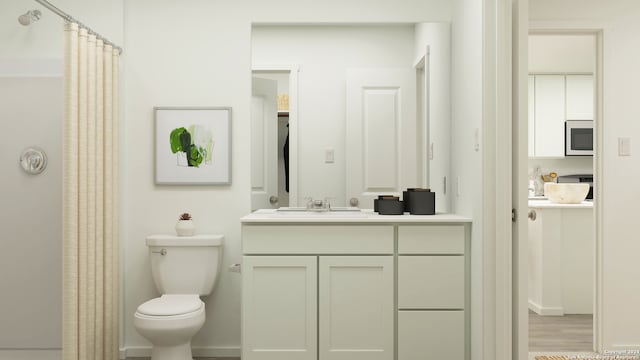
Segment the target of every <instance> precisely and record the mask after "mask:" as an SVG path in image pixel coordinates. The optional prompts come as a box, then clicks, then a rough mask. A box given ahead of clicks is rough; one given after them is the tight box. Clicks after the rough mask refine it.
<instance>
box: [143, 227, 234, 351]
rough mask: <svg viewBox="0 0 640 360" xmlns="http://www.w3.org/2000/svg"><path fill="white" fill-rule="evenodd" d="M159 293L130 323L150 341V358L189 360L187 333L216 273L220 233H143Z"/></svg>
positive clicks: (197, 323)
mask: <svg viewBox="0 0 640 360" xmlns="http://www.w3.org/2000/svg"><path fill="white" fill-rule="evenodd" d="M147 246H148V247H149V256H150V257H151V261H150V262H151V273H152V275H153V279H154V282H155V285H156V288H157V289H158V291H159V292H160V293H161V294H162V295H161V296H160V297H157V298H153V299H151V300H148V301H146V302H144V303H143V304H141V305H140V306H138V309H137V311H136V313H135V315H134V326H135V328H136V330H137V331H138V333H140V335H142V336H143V337H145V338H146V339H147V340H149V342H151V344H152V345H153V347H152V350H151V360H192V359H193V358H192V355H191V338H192V337H193V336H194V335H195V334H196V333H197V332H198V331H199V330H200V328H202V325H203V324H204V322H205V304H204V302H202V300H200V296H203V295H209V294H210V293H211V292H212V291H213V287H214V285H215V282H216V278H217V275H218V268H219V263H220V261H219V260H220V256H221V249H220V248H221V246H222V236H221V235H196V236H186V237H183V236H180V237H178V236H171V235H152V236H149V237H147Z"/></svg>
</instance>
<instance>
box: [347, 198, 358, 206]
mask: <svg viewBox="0 0 640 360" xmlns="http://www.w3.org/2000/svg"><path fill="white" fill-rule="evenodd" d="M359 203H360V200H358V198H354V197H352V198H351V199H349V205H351V206H358V204H359Z"/></svg>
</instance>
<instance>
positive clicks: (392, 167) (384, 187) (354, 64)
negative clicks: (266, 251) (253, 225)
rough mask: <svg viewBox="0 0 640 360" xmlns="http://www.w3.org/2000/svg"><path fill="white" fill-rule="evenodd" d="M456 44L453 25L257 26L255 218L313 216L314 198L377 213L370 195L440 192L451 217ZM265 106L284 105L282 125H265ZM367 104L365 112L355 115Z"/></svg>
mask: <svg viewBox="0 0 640 360" xmlns="http://www.w3.org/2000/svg"><path fill="white" fill-rule="evenodd" d="M449 38H450V34H449V24H448V23H423V24H395V25H388V24H384V25H371V24H367V25H352V24H345V25H338V24H336V25H286V26H282V25H254V26H253V28H252V45H251V46H252V51H251V52H252V66H253V73H252V77H253V78H254V79H256V78H258V79H260V80H254V82H253V85H254V86H253V89H254V95H253V98H252V199H253V201H252V202H253V204H252V206H253V208H254V209H257V208H264V207H279V206H287V205H289V206H304V204H305V198H313V199H325V198H328V199H329V200H330V201H331V204H332V205H335V206H350V205H352V204H351V203H350V202H351V201H352V200H353V199H354V198H355V199H356V200H357V201H358V202H359V204H358V205H359V206H360V207H363V208H366V207H369V208H370V207H372V206H371V205H370V202H369V200H370V199H369V198H370V197H371V194H375V193H393V194H399V193H401V191H402V189H405V188H407V187H429V186H431V188H432V190H434V191H436V193H437V194H438V196H439V197H440V198H439V199H437V206H438V203H439V208H438V211H446V210H447V208H448V199H447V198H446V181H447V180H446V176H447V174H448V171H449V169H448V166H449V164H448V158H449V141H448V139H449V131H450V130H449V123H450V121H449V117H450V113H449V112H450V110H449V103H450V102H449V89H450V87H449V86H450V79H449V72H450V71H449V69H450V58H449V53H450V51H449V49H450V45H449ZM427 48H429V49H430V51H429V54H430V55H429V56H427ZM365 73H366V74H365ZM262 80H270V81H273V82H274V83H275V91H276V94H275V98H274V97H273V95H258V94H264V93H265V91H263V90H260V89H257V87H260V86H262V84H260V85H257V83H258V82H260V83H262V82H263V81H262ZM265 86H266V85H265ZM358 86H359V87H360V89H362V93H364V94H365V95H364V97H363V98H362V99H359V100H358V96H359V95H358V94H359V90H354V89H358ZM273 88H274V87H273V86H272V89H273ZM349 89H351V90H349ZM350 93H353V94H355V95H353V96H352V95H350ZM287 97H288V105H289V106H288V107H287V106H285V100H286V99H287ZM267 98H270V99H271V100H266V99H267ZM274 99H275V100H274ZM265 101H275V102H276V106H277V104H278V102H279V103H280V106H279V107H278V106H277V109H276V110H275V111H280V115H281V116H277V115H276V116H271V117H265V116H264V115H257V114H258V112H260V111H264V110H265V109H266V107H265ZM358 101H360V102H359V104H361V106H362V109H364V110H366V111H365V112H364V113H361V114H360V115H354V113H353V111H352V110H353V109H356V110H357V109H359V108H360V106H354V104H356V103H358ZM287 110H288V113H285V111H287ZM269 111H271V112H273V111H274V110H269ZM385 112H387V113H388V114H387V115H388V116H387V117H385V116H386V115H384V114H385ZM371 114H374V115H375V114H378V115H379V116H373V117H368V116H369V115H371ZM287 116H288V117H287ZM358 116H360V119H361V121H360V120H358V121H360V122H358V123H357V125H354V123H355V122H357V121H354V120H353V119H355V118H357V117H358ZM274 123H275V124H274ZM287 123H288V125H289V127H288V128H286V124H287ZM267 125H268V126H267ZM278 128H279V129H280V131H278ZM285 129H286V130H288V138H289V141H288V149H289V161H288V164H287V165H288V170H289V171H288V180H289V192H288V198H289V200H290V201H289V202H288V203H287V202H286V200H287V196H286V195H287V193H286V191H284V192H283V188H284V184H286V177H285V171H284V168H285V166H284V163H285V161H284V154H285V153H286V152H285V151H284V141H285V140H286V133H285ZM268 144H269V145H268ZM274 146H275V147H276V149H275V150H271V147H274ZM272 156H277V160H275V161H273V160H271V159H270V157H272ZM269 164H270V165H269ZM354 174H355V175H361V176H360V177H359V178H358V179H353V177H354ZM274 179H275V180H274ZM283 179H284V180H283ZM274 181H275V183H276V185H275V186H274V185H272V184H271V182H274ZM277 184H279V185H277ZM354 188H355V189H365V190H360V191H359V192H358V190H353V189H354ZM278 189H280V190H278ZM270 200H276V201H275V203H274V202H273V201H270ZM438 200H439V201H438Z"/></svg>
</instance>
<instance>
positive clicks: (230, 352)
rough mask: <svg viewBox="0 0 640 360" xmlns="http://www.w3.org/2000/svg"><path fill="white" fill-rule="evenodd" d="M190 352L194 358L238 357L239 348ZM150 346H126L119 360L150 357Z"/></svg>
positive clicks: (219, 347)
mask: <svg viewBox="0 0 640 360" xmlns="http://www.w3.org/2000/svg"><path fill="white" fill-rule="evenodd" d="M191 352H192V353H193V356H195V357H223V358H228V357H236V358H239V357H240V347H239V346H194V347H192V348H191ZM150 356H151V346H128V347H124V348H121V349H120V359H121V360H124V359H126V358H128V357H150Z"/></svg>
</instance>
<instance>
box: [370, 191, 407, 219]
mask: <svg viewBox="0 0 640 360" xmlns="http://www.w3.org/2000/svg"><path fill="white" fill-rule="evenodd" d="M373 210H374V211H376V212H377V213H378V214H380V215H402V214H403V213H404V204H403V203H402V201H400V198H399V197H397V196H392V195H380V196H378V198H377V199H374V200H373Z"/></svg>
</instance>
